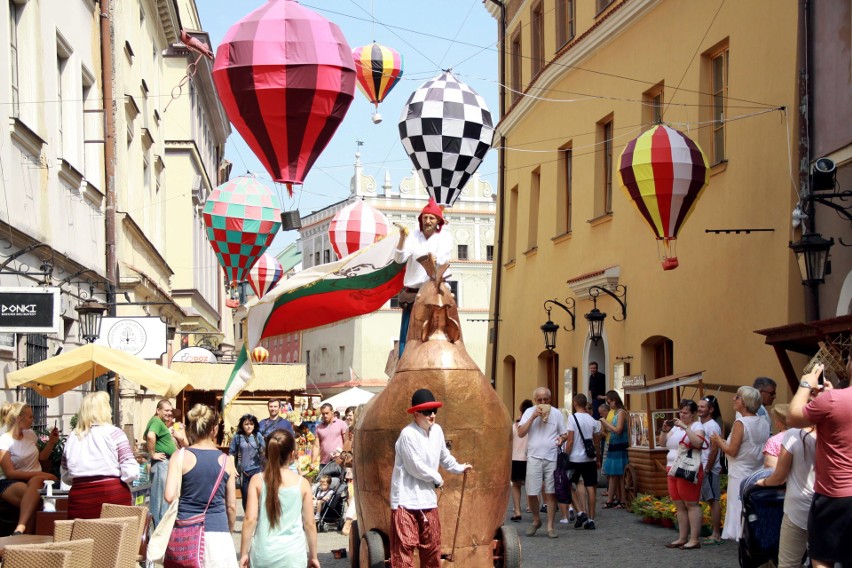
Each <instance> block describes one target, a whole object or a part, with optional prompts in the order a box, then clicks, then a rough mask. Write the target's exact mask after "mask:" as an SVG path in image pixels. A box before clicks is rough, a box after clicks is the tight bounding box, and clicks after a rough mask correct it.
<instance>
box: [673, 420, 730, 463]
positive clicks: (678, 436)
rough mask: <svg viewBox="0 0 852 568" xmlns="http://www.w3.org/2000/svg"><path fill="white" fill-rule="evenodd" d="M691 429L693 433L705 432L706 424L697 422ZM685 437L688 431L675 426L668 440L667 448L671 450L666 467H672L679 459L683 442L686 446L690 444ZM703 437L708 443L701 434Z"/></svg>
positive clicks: (702, 435) (691, 425)
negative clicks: (679, 448)
mask: <svg viewBox="0 0 852 568" xmlns="http://www.w3.org/2000/svg"><path fill="white" fill-rule="evenodd" d="M689 429H690V430H692V431H693V432H704V424H702V423H701V420H695V421H693V423H692V424H690V425H689ZM684 436H686V430H684V429H683V428H681V427H680V426H673V427H672V429H671V430H669V435H668V437H667V438H666V448H668V450H669V453H667V454H666V467H671V466H672V464H674V461H675V459H677V453H678V446H679V445H680V442H681V440H683V443H684V445H686V444H689V438H687V439H685V440H684ZM701 437H702V438H704V440H705V443H706V440H707V437H706V436H704V434H701ZM719 451H721V450H719ZM702 453H703V452H702Z"/></svg>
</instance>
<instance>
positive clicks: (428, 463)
mask: <svg viewBox="0 0 852 568" xmlns="http://www.w3.org/2000/svg"><path fill="white" fill-rule="evenodd" d="M394 449H395V451H396V456H395V458H394V464H393V474H392V475H391V494H390V504H391V509H398V508H399V507H403V508H405V509H413V510H418V509H434V508H435V507H437V506H438V496H437V495H436V494H435V487H436V485H441V484H442V483H443V482H444V480H443V478H442V477H441V474H440V473H438V465H439V464H440V465H442V466H443V467H444V469H446V470H447V471H449V472H451V473H463V472H464V469H463V468H462V467H461V466H460V465H459V463H458V462H457V461H456V459H455V458H454V457H453V456H452V454H450V451H449V450H448V449H447V444H446V443H445V441H444V431H443V430H442V429H441V427H440V426H439V425H438V424H433V425H432V427H431V428H430V429H429V432H426V430H424V429H423V428H421V427H420V426H418V425H417V423H416V422H411V423H410V424H409V425H408V426H406V427H405V428H403V429H402V432H400V433H399V438H397V440H396V445H395V446H394Z"/></svg>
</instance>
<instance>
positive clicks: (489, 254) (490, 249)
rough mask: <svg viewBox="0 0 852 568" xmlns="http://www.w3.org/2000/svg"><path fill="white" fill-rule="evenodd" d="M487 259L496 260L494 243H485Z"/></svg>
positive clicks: (489, 260)
mask: <svg viewBox="0 0 852 568" xmlns="http://www.w3.org/2000/svg"><path fill="white" fill-rule="evenodd" d="M485 260H487V261H488V262H491V261H492V260H494V245H485Z"/></svg>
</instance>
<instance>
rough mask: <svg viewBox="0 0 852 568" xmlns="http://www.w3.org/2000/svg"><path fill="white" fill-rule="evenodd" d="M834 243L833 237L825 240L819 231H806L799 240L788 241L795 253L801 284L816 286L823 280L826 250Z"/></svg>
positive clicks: (826, 256) (826, 261) (826, 260)
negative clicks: (800, 274)
mask: <svg viewBox="0 0 852 568" xmlns="http://www.w3.org/2000/svg"><path fill="white" fill-rule="evenodd" d="M832 245H834V239H833V238H832V239H829V240H825V239H824V238H822V235H820V234H819V233H807V234H805V235H802V238H801V240H799V241H796V242H795V243H794V242H791V243H790V248H791V249H793V252H794V253H796V260H797V261H798V263H799V271H800V272H801V273H802V284H804V285H805V286H818V285H820V284H822V283H823V282H825V270H826V265H827V263H828V250H829V249H830V248H831V247H832Z"/></svg>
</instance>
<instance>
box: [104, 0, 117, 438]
mask: <svg viewBox="0 0 852 568" xmlns="http://www.w3.org/2000/svg"><path fill="white" fill-rule="evenodd" d="M110 4H111V0H100V2H99V5H100V9H101V10H100V17H101V76H102V83H103V93H104V102H103V110H104V186H105V187H104V193H105V195H106V206H105V208H104V245H105V247H106V251H105V254H106V280H107V283H106V290H107V296H106V297H107V301H106V303H107V305H108V306H109V308H108V313H109V315H110V316H115V315H116V309H115V289H116V284H117V280H118V279H117V274H116V273H117V271H118V266H117V265H116V258H115V106H116V102H115V98H114V95H113V76H114V73H115V69H114V66H113V65H114V64H113V59H112V45H113V36H112V34H113V29H112V20H111V19H110ZM110 378H111V382H112V393H111V397H112V404H113V408H112V416H113V422H114V423H115V425H116V426H118V427H119V428H121V426H122V417H121V404H120V402H119V400H120V397H119V385H118V375H115V374H114V373H110Z"/></svg>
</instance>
